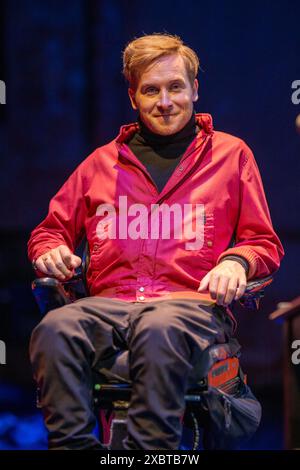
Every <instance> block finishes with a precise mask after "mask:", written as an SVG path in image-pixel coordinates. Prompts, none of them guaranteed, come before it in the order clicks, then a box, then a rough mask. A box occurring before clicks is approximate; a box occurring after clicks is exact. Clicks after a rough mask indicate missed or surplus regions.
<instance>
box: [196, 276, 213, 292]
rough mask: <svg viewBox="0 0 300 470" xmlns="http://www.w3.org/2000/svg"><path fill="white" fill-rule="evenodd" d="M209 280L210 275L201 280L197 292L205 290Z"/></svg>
mask: <svg viewBox="0 0 300 470" xmlns="http://www.w3.org/2000/svg"><path fill="white" fill-rule="evenodd" d="M209 280H210V273H207V274H206V275H205V276H204V278H203V279H202V280H201V282H200V284H199V287H198V292H201V291H204V290H207V287H208V284H209Z"/></svg>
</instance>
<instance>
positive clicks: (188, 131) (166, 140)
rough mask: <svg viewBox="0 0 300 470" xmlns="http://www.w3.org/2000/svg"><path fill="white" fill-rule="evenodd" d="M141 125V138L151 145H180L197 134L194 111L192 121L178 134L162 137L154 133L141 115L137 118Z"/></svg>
mask: <svg viewBox="0 0 300 470" xmlns="http://www.w3.org/2000/svg"><path fill="white" fill-rule="evenodd" d="M137 121H138V124H139V131H138V134H139V136H140V137H141V138H142V139H143V140H144V141H145V142H146V143H147V144H149V145H168V144H171V143H180V142H183V141H185V140H188V139H190V138H191V137H193V136H195V135H196V134H197V126H196V117H195V112H194V111H193V113H192V116H191V119H190V120H189V121H188V122H187V124H186V125H185V126H184V127H183V128H182V129H181V130H180V131H178V132H175V134H171V135H160V134H155V133H154V132H152V131H151V130H150V129H149V128H148V127H147V126H146V125H145V124H144V123H143V121H142V120H141V118H140V115H138V118H137Z"/></svg>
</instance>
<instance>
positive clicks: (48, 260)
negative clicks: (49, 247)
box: [42, 252, 64, 279]
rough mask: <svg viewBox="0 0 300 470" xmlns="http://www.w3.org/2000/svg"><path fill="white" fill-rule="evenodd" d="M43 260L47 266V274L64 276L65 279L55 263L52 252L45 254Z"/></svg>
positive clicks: (60, 277)
mask: <svg viewBox="0 0 300 470" xmlns="http://www.w3.org/2000/svg"><path fill="white" fill-rule="evenodd" d="M42 261H43V263H44V265H45V266H46V268H47V274H49V275H51V276H55V277H58V278H59V279H62V278H63V279H64V275H63V274H62V272H61V271H60V270H59V269H58V268H57V267H56V265H55V262H54V260H53V258H52V254H51V252H48V253H46V254H45V255H43V256H42Z"/></svg>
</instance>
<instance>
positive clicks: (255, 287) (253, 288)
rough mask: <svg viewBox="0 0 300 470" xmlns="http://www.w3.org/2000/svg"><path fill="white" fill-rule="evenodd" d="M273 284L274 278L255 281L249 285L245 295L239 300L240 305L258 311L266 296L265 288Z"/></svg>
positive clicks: (269, 277) (268, 277)
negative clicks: (261, 301)
mask: <svg viewBox="0 0 300 470" xmlns="http://www.w3.org/2000/svg"><path fill="white" fill-rule="evenodd" d="M271 282H273V276H272V275H270V276H267V277H263V278H261V279H254V280H253V281H250V282H248V283H247V286H246V290H245V293H244V295H243V296H242V297H241V298H240V299H239V303H240V304H241V305H242V306H243V307H246V308H251V309H254V310H258V308H259V302H260V299H261V298H262V297H263V296H264V295H265V288H266V287H267V286H269V285H270V284H271Z"/></svg>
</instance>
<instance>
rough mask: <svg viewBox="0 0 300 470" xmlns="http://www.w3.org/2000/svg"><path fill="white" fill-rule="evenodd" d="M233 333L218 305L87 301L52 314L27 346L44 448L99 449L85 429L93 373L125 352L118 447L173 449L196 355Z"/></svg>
mask: <svg viewBox="0 0 300 470" xmlns="http://www.w3.org/2000/svg"><path fill="white" fill-rule="evenodd" d="M232 335H233V322H232V320H231V318H230V317H229V316H228V315H227V313H226V310H225V308H223V307H220V306H217V305H216V304H212V305H210V306H208V305H202V304H201V303H200V302H199V300H182V299H180V300H174V299H171V300H161V301H153V302H147V303H138V302H132V303H130V302H125V301H121V300H114V299H108V298H103V297H88V298H84V299H80V300H78V301H76V302H74V303H72V304H70V305H66V306H64V307H61V308H58V309H55V310H51V311H50V312H49V313H48V314H47V315H46V316H45V317H44V318H43V320H42V321H41V322H40V323H39V324H38V325H37V326H36V328H35V329H34V330H33V333H32V336H31V341H30V359H31V363H32V367H33V373H34V378H35V380H36V382H37V384H38V387H39V389H40V394H41V405H42V409H43V414H44V420H45V425H46V427H47V429H48V435H49V448H50V449H88V448H97V446H99V442H98V440H97V437H96V436H95V435H94V434H93V432H92V431H93V429H94V427H95V423H96V418H95V415H94V413H93V397H92V391H93V371H97V370H99V369H101V368H102V367H103V365H104V366H105V367H106V368H109V367H112V366H113V363H114V361H115V359H116V357H117V356H118V354H120V352H121V351H122V350H128V358H129V371H130V379H131V380H132V397H131V403H130V408H129V411H128V419H127V438H126V439H125V441H124V446H125V448H127V449H148V450H151V449H166V450H167V449H178V446H179V443H180V439H181V433H182V424H181V419H180V418H181V417H182V415H183V413H184V409H185V402H184V394H185V392H186V389H187V387H188V384H189V381H190V378H191V377H192V376H193V373H194V371H195V366H196V365H197V363H198V362H199V360H201V356H202V354H203V351H205V350H206V349H207V348H208V347H209V346H211V345H213V344H215V343H227V342H228V340H229V338H231V337H232ZM198 373H199V371H198ZM200 374H201V371H200ZM99 447H100V446H99Z"/></svg>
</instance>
